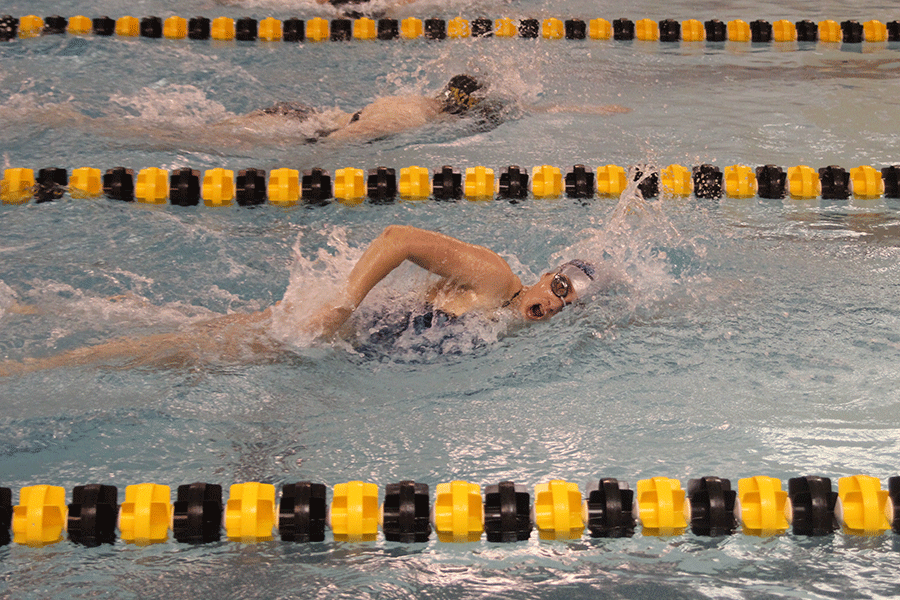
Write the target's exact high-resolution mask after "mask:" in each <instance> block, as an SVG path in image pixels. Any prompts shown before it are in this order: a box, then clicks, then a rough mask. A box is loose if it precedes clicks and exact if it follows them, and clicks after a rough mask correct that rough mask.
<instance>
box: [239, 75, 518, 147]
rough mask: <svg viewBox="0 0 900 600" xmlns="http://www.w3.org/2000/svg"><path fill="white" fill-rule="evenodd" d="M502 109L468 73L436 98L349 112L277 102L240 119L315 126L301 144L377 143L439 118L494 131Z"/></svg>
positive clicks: (381, 102) (378, 103)
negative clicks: (274, 119)
mask: <svg viewBox="0 0 900 600" xmlns="http://www.w3.org/2000/svg"><path fill="white" fill-rule="evenodd" d="M503 108H504V107H503V105H502V104H501V103H500V102H499V101H497V100H493V99H488V98H487V97H486V96H485V86H484V84H482V83H481V82H480V81H478V80H477V79H476V78H475V77H472V76H471V75H456V76H454V77H453V78H452V79H450V81H449V82H448V83H447V85H446V86H444V88H443V89H442V90H441V91H440V93H438V94H437V95H436V96H414V95H410V96H387V97H384V98H378V99H377V100H375V101H374V102H372V103H371V104H369V105H368V106H366V107H364V108H362V109H361V110H358V111H356V112H355V113H352V114H351V113H345V112H342V111H320V110H318V109H316V108H313V107H311V106H307V105H305V104H302V103H299V102H279V103H278V104H275V105H273V106H270V107H267V108H263V109H260V110H257V111H254V112H252V113H250V114H249V115H247V116H246V117H243V118H244V119H247V118H249V119H251V120H252V119H255V118H260V117H281V118H288V119H293V120H296V121H299V122H301V123H303V122H307V121H310V122H315V123H316V124H317V125H321V127H320V128H319V129H317V130H316V131H315V133H314V135H313V136H312V137H310V138H309V139H308V140H307V141H309V142H316V141H318V140H321V139H324V138H328V139H329V140H340V141H346V140H357V139H377V138H381V137H385V136H389V135H394V134H397V133H401V132H403V131H407V130H410V129H415V128H418V127H422V126H424V125H427V124H428V123H432V122H435V121H437V120H439V119H451V118H460V117H468V118H470V119H472V122H473V123H474V124H475V125H476V126H477V128H478V129H479V130H480V131H487V130H489V129H493V128H494V127H497V126H498V125H499V124H500V123H501V121H502V118H503V117H502V114H501V113H502V110H503Z"/></svg>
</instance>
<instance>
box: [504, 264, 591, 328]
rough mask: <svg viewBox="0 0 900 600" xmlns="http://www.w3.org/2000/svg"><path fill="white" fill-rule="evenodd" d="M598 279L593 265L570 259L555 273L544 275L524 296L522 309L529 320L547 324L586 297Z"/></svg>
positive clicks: (520, 302) (521, 304)
mask: <svg viewBox="0 0 900 600" xmlns="http://www.w3.org/2000/svg"><path fill="white" fill-rule="evenodd" d="M595 280H596V269H595V268H594V265H592V264H590V263H588V262H585V261H583V260H570V261H569V262H567V263H565V264H562V265H560V266H559V267H558V268H557V269H556V270H555V271H552V272H550V273H544V274H543V275H542V276H541V278H540V279H539V280H538V282H537V283H536V284H534V285H533V286H531V287H530V288H528V289H527V290H525V292H523V293H522V297H521V300H520V301H519V310H520V311H521V312H522V316H523V317H525V318H526V319H527V320H529V321H546V320H547V319H549V318H550V317H552V316H553V315H555V314H556V313H558V312H559V311H561V310H562V309H563V308H565V307H566V306H568V305H569V304H572V303H573V302H575V301H576V300H578V299H579V298H582V299H583V298H586V297H587V296H588V294H589V293H590V290H591V288H592V287H593V285H594V283H595Z"/></svg>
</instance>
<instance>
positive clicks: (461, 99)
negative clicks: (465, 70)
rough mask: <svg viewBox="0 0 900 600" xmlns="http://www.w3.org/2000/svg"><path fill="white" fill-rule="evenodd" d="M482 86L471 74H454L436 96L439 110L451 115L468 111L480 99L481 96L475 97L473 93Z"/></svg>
mask: <svg viewBox="0 0 900 600" xmlns="http://www.w3.org/2000/svg"><path fill="white" fill-rule="evenodd" d="M483 87H484V86H483V85H482V84H481V83H480V82H479V81H478V80H477V79H475V78H474V77H472V76H471V75H456V76H454V77H453V79H451V80H450V81H449V82H448V83H447V85H446V87H444V91H443V92H441V95H440V96H439V97H438V99H439V100H440V101H441V110H442V111H443V112H446V113H450V114H451V115H458V114H462V113H464V112H466V111H468V110H469V109H470V108H472V107H473V106H475V105H476V104H478V102H480V101H481V98H479V97H476V96H475V95H474V94H475V92H477V91H478V90H480V89H481V88H483Z"/></svg>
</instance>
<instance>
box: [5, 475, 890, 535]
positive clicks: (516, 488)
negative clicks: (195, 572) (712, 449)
mask: <svg viewBox="0 0 900 600" xmlns="http://www.w3.org/2000/svg"><path fill="white" fill-rule="evenodd" d="M326 492H327V490H326V486H325V485H324V484H321V483H313V482H310V481H302V482H297V483H290V484H286V485H283V486H282V488H281V493H280V496H279V494H277V493H276V489H275V486H274V485H272V484H267V483H259V482H248V483H236V484H234V485H232V486H231V487H230V489H229V497H228V499H227V501H224V502H223V494H222V486H221V485H218V484H210V483H200V482H198V483H192V484H186V485H181V486H179V487H178V489H177V496H176V500H175V502H174V503H172V495H171V489H170V488H169V486H167V485H161V484H155V483H143V484H137V485H129V486H127V487H126V488H125V500H124V502H122V503H121V504H119V503H118V489H117V488H116V487H115V486H113V485H102V484H89V485H82V486H76V487H75V488H74V489H73V490H72V495H71V499H72V501H71V503H69V504H66V493H65V490H64V489H63V488H62V487H59V486H51V485H33V486H27V487H23V488H21V489H20V491H19V503H18V504H16V505H15V506H13V505H12V493H11V490H10V489H9V488H0V543H2V544H9V543H10V541H13V542H15V543H16V544H20V545H25V546H33V547H41V546H46V545H50V544H55V543H58V542H60V541H62V540H63V537H64V533H67V534H68V538H69V539H70V540H71V541H72V542H74V543H77V544H83V545H87V546H97V545H100V544H103V543H114V542H115V539H116V529H118V531H119V538H120V539H121V540H122V541H124V542H129V543H134V544H138V545H146V544H153V543H160V542H165V541H167V540H168V539H169V532H170V531H171V532H172V533H173V535H174V538H175V540H176V541H178V542H184V543H206V542H213V541H218V540H220V539H221V532H222V529H223V528H224V530H225V532H226V536H227V538H228V539H229V540H232V541H239V542H255V541H260V540H271V539H274V538H275V532H276V531H277V533H278V535H279V536H280V538H281V539H282V540H283V541H293V542H322V541H325V530H326V526H328V527H330V528H331V531H332V534H333V536H334V540H335V541H357V542H359V541H374V540H376V539H377V536H378V531H379V528H380V530H381V532H382V534H383V536H384V539H385V540H387V541H394V542H401V543H415V542H419V543H421V542H427V541H428V540H429V538H430V536H431V533H432V531H434V532H436V533H437V537H438V540H439V541H441V542H456V543H461V542H476V541H479V540H481V538H482V536H483V535H484V536H486V538H487V541H489V542H517V541H524V540H528V539H529V538H530V537H531V535H532V531H533V529H535V528H536V529H537V530H538V534H539V537H540V539H545V540H573V539H576V540H577V539H581V538H582V537H583V535H584V532H585V529H587V533H588V535H589V536H590V537H592V538H610V537H613V538H617V537H630V536H633V535H634V533H635V529H636V526H637V524H638V523H640V525H641V533H642V535H645V536H676V535H682V534H684V533H686V532H687V531H688V530H690V532H691V533H692V534H694V535H697V536H713V537H717V536H727V535H732V534H734V533H735V532H736V531H737V530H738V528H739V527H740V528H741V531H742V532H743V533H744V534H746V535H749V536H757V537H768V536H774V535H782V534H786V533H787V532H788V531H789V530H791V531H792V533H793V534H794V535H799V536H823V535H830V534H833V533H834V532H835V531H838V530H839V529H840V530H841V531H842V532H843V533H844V534H846V535H855V536H880V535H882V534H884V533H885V532H886V531H888V530H889V529H890V530H892V531H893V532H894V533H898V534H900V477H890V478H889V479H888V489H886V490H884V489H882V488H881V482H880V480H879V479H878V478H876V477H872V476H869V475H854V476H849V477H841V478H840V479H839V480H838V489H837V491H836V492H835V491H834V489H833V487H832V482H831V479H829V478H827V477H819V476H807V477H795V478H792V479H790V480H789V481H788V489H787V491H785V490H783V489H782V482H781V481H780V480H778V479H776V478H773V477H766V476H757V477H748V478H744V479H740V480H739V481H738V486H737V489H736V490H734V489H732V487H731V481H730V480H729V479H722V478H719V477H702V478H699V479H691V480H689V481H688V484H687V489H686V490H685V489H684V488H682V486H681V483H680V482H679V481H678V480H677V479H671V478H668V477H652V478H649V479H643V480H640V481H638V482H637V487H636V489H634V490H631V489H630V488H629V486H628V484H627V483H626V482H624V481H619V480H617V479H614V478H602V479H599V480H596V481H594V482H593V483H591V484H590V485H589V486H588V487H587V489H586V493H585V495H584V497H582V494H581V491H580V490H579V488H578V486H577V484H574V483H571V482H567V481H562V480H551V481H549V482H545V483H540V484H537V485H535V487H534V490H533V502H532V495H531V494H530V493H529V491H528V489H527V488H526V486H524V485H517V484H515V483H513V482H510V481H502V482H500V483H499V484H496V485H487V486H485V488H484V493H483V494H482V490H481V488H480V487H479V485H477V484H474V483H470V482H466V481H452V482H447V483H440V484H438V485H437V486H436V488H435V495H434V503H433V504H432V498H431V495H430V492H429V487H428V485H427V484H424V483H417V482H414V481H401V482H399V483H391V484H388V485H387V486H385V488H384V496H383V498H382V500H381V503H380V504H379V489H378V486H377V485H376V484H374V483H368V482H363V481H350V482H347V483H339V484H337V485H335V486H334V487H333V489H332V499H331V502H330V504H328V503H327V502H326ZM10 528H11V529H12V533H13V536H12V538H10V535H9V533H10Z"/></svg>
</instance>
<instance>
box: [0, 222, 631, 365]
mask: <svg viewBox="0 0 900 600" xmlns="http://www.w3.org/2000/svg"><path fill="white" fill-rule="evenodd" d="M406 261H409V262H411V263H413V264H415V265H418V266H419V267H421V268H423V269H425V270H426V271H428V272H430V273H433V274H434V275H437V276H438V277H439V278H440V279H439V280H438V281H437V282H436V283H434V284H433V285H430V286H429V288H428V289H427V290H426V292H425V298H426V302H427V304H428V307H429V310H431V311H433V313H434V314H439V315H440V318H439V319H437V320H431V319H429V321H428V323H427V325H426V326H427V327H429V328H430V327H432V326H436V325H438V324H439V323H440V322H441V321H442V320H443V321H444V322H447V321H452V320H454V319H457V318H460V317H462V316H463V315H467V314H470V313H480V314H483V315H486V316H488V318H490V317H491V316H493V315H495V314H496V313H498V312H506V313H507V314H509V315H511V316H513V317H515V318H517V319H518V320H521V321H524V322H539V321H546V320H548V319H550V318H551V317H553V316H554V315H556V314H558V313H559V312H560V311H561V310H562V309H563V308H565V307H566V306H568V305H570V304H572V303H574V302H576V301H579V300H585V299H587V298H589V297H590V296H592V295H594V294H598V293H604V292H608V291H609V290H611V289H612V288H614V287H617V286H619V285H621V284H622V282H623V281H624V274H622V273H619V272H618V271H616V270H614V269H613V268H611V267H607V266H605V265H593V264H589V263H586V262H582V261H577V260H576V261H570V262H568V263H565V264H564V265H561V266H560V267H559V268H558V269H556V270H554V271H552V272H548V273H545V274H544V275H542V276H541V277H540V278H539V279H538V281H537V282H536V283H534V284H533V285H529V286H526V285H523V283H522V281H521V280H520V279H519V277H518V276H517V275H516V274H515V273H513V271H512V268H511V267H510V266H509V263H507V261H506V260H504V259H503V258H502V257H501V256H500V255H499V254H497V253H496V252H494V251H493V250H490V249H488V248H486V247H484V246H479V245H475V244H470V243H467V242H464V241H462V240H458V239H456V238H453V237H450V236H448V235H444V234H442V233H438V232H435V231H428V230H425V229H419V228H416V227H411V226H403V225H391V226H388V227H386V228H385V229H384V231H383V232H382V233H381V235H379V236H378V237H377V238H375V240H373V241H372V243H371V244H370V245H369V247H368V248H367V249H366V251H365V252H364V253H363V255H362V256H361V257H360V259H359V261H357V263H356V265H355V266H354V267H353V269H352V270H351V272H350V274H349V275H348V277H347V279H346V281H345V282H344V283H343V286H342V287H341V291H340V292H338V293H336V294H334V295H333V296H332V297H330V298H328V299H327V300H326V301H325V303H324V306H321V307H320V308H318V309H317V310H313V311H309V310H308V309H309V308H311V307H302V308H306V309H307V311H306V314H311V316H310V317H308V318H306V319H303V320H298V319H297V317H296V315H298V314H301V312H302V311H301V310H298V309H299V308H301V307H294V306H291V305H290V302H288V301H283V302H279V303H277V304H276V305H275V306H273V307H270V308H268V309H266V310H264V311H261V312H257V313H246V314H241V313H236V314H231V315H226V316H223V317H218V318H214V319H209V320H204V321H202V322H200V323H195V324H192V325H190V326H188V327H186V328H184V329H183V330H181V331H178V332H175V333H163V334H157V335H151V336H145V337H142V338H120V339H116V340H112V341H110V342H106V343H103V344H99V345H96V346H90V347H86V348H79V349H76V350H73V351H70V352H65V353H63V354H59V355H57V356H52V357H49V358H43V359H26V360H24V361H22V362H17V361H6V362H4V363H0V375H13V374H18V373H26V372H30V371H36V370H40V369H47V368H54V367H61V366H76V365H88V364H96V363H102V362H104V361H121V360H125V361H126V364H125V366H128V367H141V366H165V367H179V366H187V365H191V364H196V363H202V362H205V359H207V358H209V357H215V358H216V359H218V360H226V361H230V362H243V361H259V360H261V359H262V360H267V359H273V357H275V356H276V355H277V354H278V353H279V352H280V351H281V350H282V344H281V343H279V342H278V341H277V340H276V339H274V337H273V335H272V334H271V333H270V330H271V329H272V324H273V322H274V320H276V319H277V320H281V321H284V320H285V319H294V320H295V322H294V323H293V327H294V328H295V329H296V331H297V332H298V333H300V334H302V335H304V336H308V337H318V338H324V339H329V338H331V337H332V336H334V335H336V334H337V333H338V332H339V330H340V329H341V327H342V326H343V325H344V323H346V321H347V320H348V319H349V318H350V316H351V315H352V314H353V312H354V311H355V310H356V309H357V308H359V306H360V305H361V304H362V302H363V301H364V300H365V298H366V296H367V295H368V294H369V292H370V291H371V290H372V289H373V288H374V287H375V286H376V285H377V284H378V283H379V282H381V281H382V280H384V278H385V277H387V275H388V274H390V273H391V272H392V271H394V270H395V269H396V268H397V267H399V266H400V265H401V264H403V263H404V262H406Z"/></svg>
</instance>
